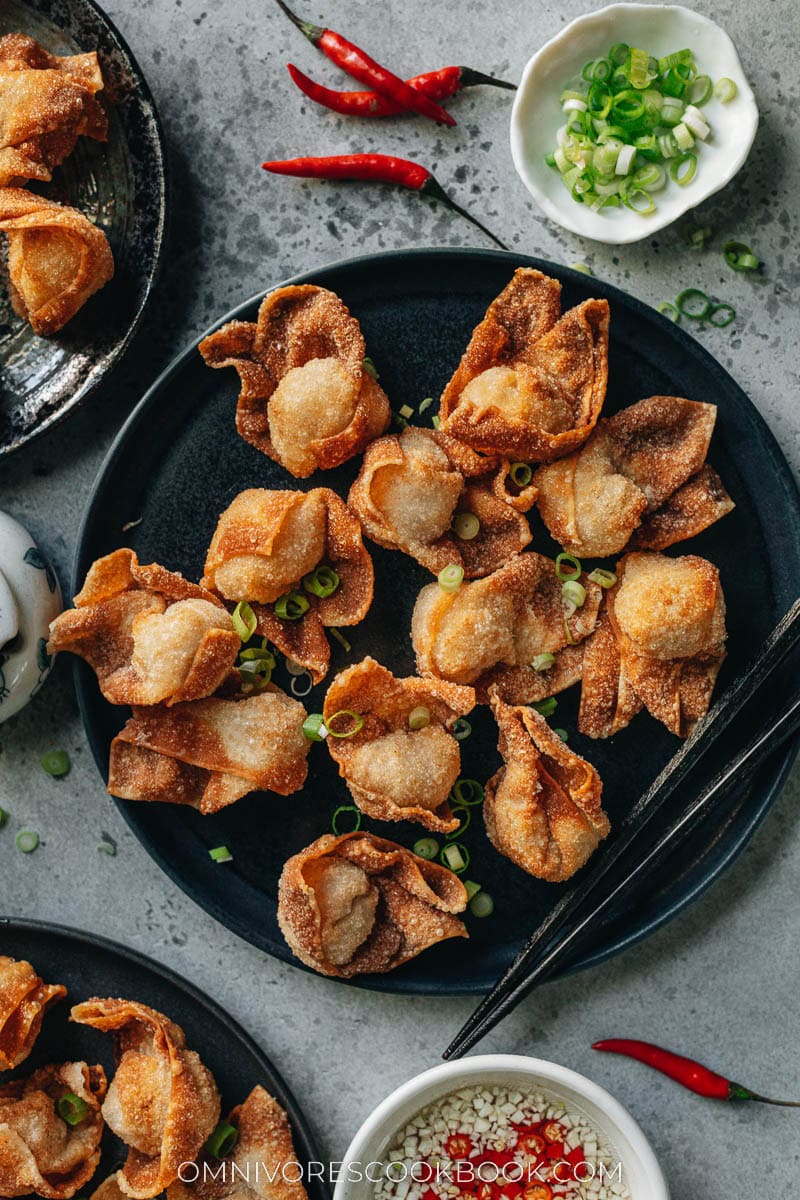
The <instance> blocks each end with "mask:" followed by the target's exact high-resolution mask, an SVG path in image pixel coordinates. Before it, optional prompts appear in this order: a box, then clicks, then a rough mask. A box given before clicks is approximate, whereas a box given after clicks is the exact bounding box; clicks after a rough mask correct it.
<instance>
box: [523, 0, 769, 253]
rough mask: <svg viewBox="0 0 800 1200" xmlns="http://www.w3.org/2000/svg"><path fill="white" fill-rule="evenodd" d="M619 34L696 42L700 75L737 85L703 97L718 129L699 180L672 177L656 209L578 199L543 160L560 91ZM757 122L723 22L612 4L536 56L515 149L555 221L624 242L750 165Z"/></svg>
mask: <svg viewBox="0 0 800 1200" xmlns="http://www.w3.org/2000/svg"><path fill="white" fill-rule="evenodd" d="M615 42H626V43H627V44H628V45H629V46H640V47H641V48H642V49H643V50H647V51H648V52H649V53H650V54H653V55H655V56H656V57H660V56H662V55H666V54H670V53H672V52H674V51H676V50H683V49H691V50H693V51H694V54H695V59H696V62H697V65H698V70H699V72H700V73H701V74H703V75H710V76H711V79H712V82H714V83H716V81H717V80H718V79H720V78H722V77H723V76H727V78H729V79H732V80H733V81H734V83H735V84H736V86H737V88H738V94H737V96H736V98H735V99H734V100H732V101H730V102H729V103H728V104H723V103H722V102H721V101H720V100H717V99H716V98H715V97H713V96H712V98H711V99H710V100H709V101H708V103H707V104H706V105H705V106H704V108H703V112H704V113H705V114H706V115H707V116H708V119H709V121H710V123H711V137H710V138H709V140H708V141H707V142H705V143H703V145H702V148H701V150H700V151H699V153H698V156H697V171H696V173H695V176H694V179H693V180H692V181H691V183H689V184H687V185H686V186H685V187H679V186H678V185H677V184H676V183H673V182H672V180H670V181H669V182H668V183H667V186H666V187H665V188H663V189H662V190H661V191H659V192H655V193H654V194H653V199H654V200H655V202H656V211H655V212H654V213H651V214H650V216H647V217H644V216H640V215H639V214H637V213H635V212H632V211H631V210H630V209H629V208H625V207H624V206H621V207H619V208H606V209H603V210H602V211H601V212H594V211H592V209H591V208H589V207H587V206H585V205H583V204H578V203H576V201H574V200H573V199H572V197H571V196H570V194H569V192H568V191H567V189H566V188H565V187H564V184H563V183H562V182H561V179H560V177H559V174H558V172H557V171H556V170H554V169H553V168H552V167H548V166H547V164H546V163H545V161H544V156H545V154H548V153H551V152H552V151H553V149H554V148H555V145H556V132H557V130H558V129H559V127H560V126H561V125H563V123H564V119H565V118H564V115H563V113H562V111H561V105H560V104H559V102H558V98H559V96H560V94H561V92H562V91H563V90H564V89H565V88H567V87H570V86H572V85H573V84H574V81H575V80H576V79H578V78H580V72H581V68H582V67H583V65H584V63H586V62H588V61H589V60H590V59H593V58H598V57H601V56H604V55H606V54H607V53H608V51H609V49H610V47H611V46H612V45H613V44H614V43H615ZM757 129H758V107H757V105H756V101H755V97H754V95H753V91H752V88H751V87H750V85H749V83H748V82H747V79H746V77H745V74H744V70H743V69H742V64H741V62H740V61H739V55H738V54H737V52H736V47H735V46H734V44H733V42H732V41H731V39H730V38H729V37H728V35H727V33H726V32H725V30H724V29H721V28H720V27H719V25H717V24H715V23H714V21H710V20H709V19H708V17H704V16H701V15H700V13H697V12H692V11H691V9H688V8H683V7H682V6H680V5H677V4H653V5H650V4H611V5H609V7H608V8H602V9H600V10H599V11H598V12H595V13H587V14H586V15H585V16H582V17H577V18H576V19H575V20H574V21H571V22H570V24H569V25H567V26H566V28H565V29H563V30H562V31H561V33H559V34H558V35H557V36H556V37H554V38H551V39H550V41H549V42H547V43H546V44H545V45H544V46H542V48H541V50H539V51H537V53H536V54H534V56H533V58H531V59H530V60H529V62H528V64H527V66H526V67H525V70H524V72H523V75H522V81H521V83H520V85H519V88H518V90H517V93H516V97H515V99H514V107H513V109H512V112H511V155H512V158H513V159H514V166H515V167H516V169H517V173H518V175H519V177H520V179H521V180H522V182H523V183H524V184H525V186H526V187H527V189H528V191H529V192H530V193H531V195H532V196H533V197H534V199H535V200H536V201H537V203H538V204H539V206H540V207H541V208H542V209H543V210H544V212H545V213H546V215H547V216H548V217H550V218H551V220H553V221H556V222H557V223H558V224H559V225H561V226H563V228H564V229H569V230H571V232H572V233H578V234H580V235H581V236H582V237H588V238H592V239H593V240H594V241H597V242H606V243H609V244H611V245H622V244H625V243H628V242H639V241H642V239H643V238H647V237H651V236H652V234H654V233H655V232H656V231H657V230H659V229H663V228H664V227H665V226H666V225H671V224H672V222H673V221H676V220H677V219H678V218H679V217H681V216H682V215H683V214H684V213H685V212H687V211H688V210H689V209H691V208H695V207H696V206H697V205H698V204H700V203H702V201H703V200H706V199H707V198H708V197H709V196H711V195H713V194H714V192H718V191H719V190H720V188H723V187H725V185H726V184H727V183H729V182H730V181H731V179H733V177H734V175H735V174H736V172H737V171H738V170H739V169H740V167H741V166H742V165H743V164H744V162H745V159H746V158H747V155H748V154H749V153H750V147H751V146H752V144H753V141H754V139H755V136H756V130H757Z"/></svg>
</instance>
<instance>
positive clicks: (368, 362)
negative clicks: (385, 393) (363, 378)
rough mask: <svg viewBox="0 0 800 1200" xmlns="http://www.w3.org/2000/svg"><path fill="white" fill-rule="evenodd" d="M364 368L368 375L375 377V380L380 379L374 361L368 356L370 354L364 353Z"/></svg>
mask: <svg viewBox="0 0 800 1200" xmlns="http://www.w3.org/2000/svg"><path fill="white" fill-rule="evenodd" d="M364 370H365V371H366V372H367V374H368V375H371V376H372V378H373V379H375V380H378V379H380V375H379V374H378V368H377V367H376V366H375V363H374V362H373V361H372V359H371V358H370V356H369V355H368V354H365V355H364Z"/></svg>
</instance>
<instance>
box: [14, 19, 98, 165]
mask: <svg viewBox="0 0 800 1200" xmlns="http://www.w3.org/2000/svg"><path fill="white" fill-rule="evenodd" d="M102 87H103V76H102V73H101V71H100V64H99V62H98V60H97V54H96V53H94V52H92V53H89V54H73V55H68V56H66V57H60V56H58V55H55V54H48V53H47V51H46V50H44V49H42V47H41V46H40V45H38V43H37V42H35V41H34V40H33V38H30V37H27V36H26V35H25V34H22V33H8V34H6V35H5V37H2V38H0V187H7V186H8V185H9V184H11V185H15V184H18V183H24V182H25V181H26V180H28V179H38V180H44V181H47V180H49V179H51V178H52V172H53V168H54V167H57V166H58V165H59V163H62V162H63V161H64V159H65V158H67V157H68V155H70V154H71V153H72V151H73V149H74V147H75V143H76V142H77V140H78V138H79V137H80V136H81V135H85V136H86V137H91V138H94V139H95V140H96V141H100V142H104V141H105V140H106V138H107V137H108V121H107V119H106V115H105V113H104V111H103V108H102V105H101V104H100V102H99V100H98V99H97V96H96V93H97V92H99V91H101V90H102Z"/></svg>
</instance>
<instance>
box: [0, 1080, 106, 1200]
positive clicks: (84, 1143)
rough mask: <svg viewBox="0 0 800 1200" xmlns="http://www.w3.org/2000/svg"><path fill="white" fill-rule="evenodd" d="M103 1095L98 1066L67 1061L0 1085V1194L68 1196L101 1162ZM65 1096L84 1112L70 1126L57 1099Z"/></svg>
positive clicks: (62, 1199)
mask: <svg viewBox="0 0 800 1200" xmlns="http://www.w3.org/2000/svg"><path fill="white" fill-rule="evenodd" d="M105 1094H106V1076H105V1072H104V1071H103V1068H102V1067H90V1066H88V1065H87V1064H86V1063H85V1062H66V1063H61V1064H59V1065H55V1064H54V1065H52V1066H48V1067H41V1068H40V1070H38V1071H34V1073H33V1074H32V1075H31V1076H30V1077H29V1078H28V1079H15V1080H14V1081H13V1082H12V1083H5V1084H3V1085H1V1086H0V1196H27V1195H29V1194H30V1193H31V1192H34V1193H35V1194H36V1195H37V1196H44V1197H46V1200H69V1197H71V1196H74V1195H75V1193H76V1192H78V1191H80V1189H81V1188H82V1187H83V1186H84V1184H85V1183H88V1181H89V1180H90V1179H91V1178H92V1176H93V1175H94V1173H95V1171H96V1170H97V1164H98V1163H99V1162H100V1139H101V1138H102V1136H103V1118H102V1116H101V1114H100V1105H101V1104H102V1102H103V1097H104V1096H105ZM65 1096H68V1097H70V1099H71V1100H72V1108H73V1112H75V1113H77V1105H76V1101H77V1103H78V1104H79V1105H81V1106H85V1111H84V1115H83V1116H82V1118H81V1119H80V1120H79V1121H78V1122H77V1123H76V1124H75V1125H72V1124H68V1123H67V1122H66V1121H65V1120H64V1119H63V1118H62V1117H61V1116H60V1115H59V1113H58V1108H57V1106H58V1102H59V1101H60V1100H61V1099H62V1097H65Z"/></svg>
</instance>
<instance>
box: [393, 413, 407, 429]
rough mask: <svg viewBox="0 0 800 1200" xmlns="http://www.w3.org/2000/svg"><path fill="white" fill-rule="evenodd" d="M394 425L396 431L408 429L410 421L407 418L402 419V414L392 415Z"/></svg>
mask: <svg viewBox="0 0 800 1200" xmlns="http://www.w3.org/2000/svg"><path fill="white" fill-rule="evenodd" d="M392 425H393V426H394V428H395V429H407V428H408V421H407V420H406V419H405V417H401V416H400V413H392Z"/></svg>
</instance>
